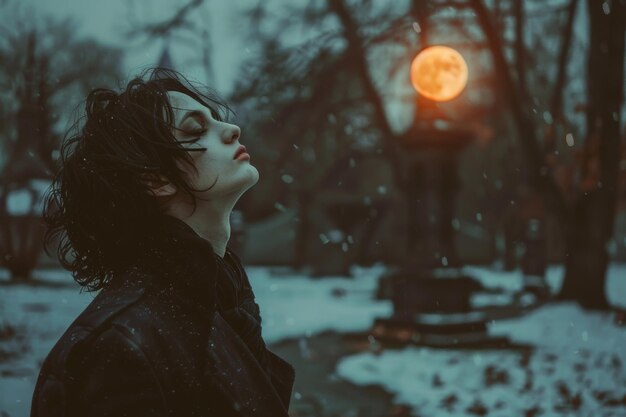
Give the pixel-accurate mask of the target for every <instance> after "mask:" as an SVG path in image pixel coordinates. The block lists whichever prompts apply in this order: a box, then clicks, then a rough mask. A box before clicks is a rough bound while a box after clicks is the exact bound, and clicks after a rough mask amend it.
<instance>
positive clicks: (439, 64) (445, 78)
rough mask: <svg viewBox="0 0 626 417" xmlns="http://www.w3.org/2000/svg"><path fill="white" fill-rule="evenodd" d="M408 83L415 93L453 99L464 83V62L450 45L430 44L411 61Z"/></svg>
mask: <svg viewBox="0 0 626 417" xmlns="http://www.w3.org/2000/svg"><path fill="white" fill-rule="evenodd" d="M411 83H412V84H413V87H415V89H416V90H417V92H418V93H420V94H421V95H423V96H424V97H427V98H429V99H431V100H435V101H448V100H452V99H453V98H455V97H456V96H458V95H459V94H461V91H463V89H464V88H465V85H466V84H467V64H466V63H465V60H464V59H463V56H462V55H461V54H460V53H458V52H457V51H455V50H454V49H452V48H449V47H447V46H441V45H437V46H429V47H428V48H425V49H424V50H422V51H421V52H420V53H419V54H417V56H416V57H415V59H414V60H413V63H412V64H411Z"/></svg>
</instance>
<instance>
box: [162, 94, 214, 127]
mask: <svg viewBox="0 0 626 417" xmlns="http://www.w3.org/2000/svg"><path fill="white" fill-rule="evenodd" d="M167 95H168V97H169V100H170V104H171V105H172V111H173V112H174V118H175V120H174V122H175V124H177V125H178V124H179V123H180V122H181V121H182V118H183V117H184V115H185V114H186V113H187V112H189V111H192V110H200V111H202V112H206V111H207V110H208V109H207V107H206V106H204V105H203V104H202V103H199V102H197V101H196V100H194V99H193V98H192V97H189V96H188V95H187V94H184V93H181V92H179V91H168V92H167Z"/></svg>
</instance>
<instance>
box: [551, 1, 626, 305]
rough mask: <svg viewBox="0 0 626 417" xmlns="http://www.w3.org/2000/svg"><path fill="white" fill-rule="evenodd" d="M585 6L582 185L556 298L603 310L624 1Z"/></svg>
mask: <svg viewBox="0 0 626 417" xmlns="http://www.w3.org/2000/svg"><path fill="white" fill-rule="evenodd" d="M587 6H588V10H589V22H590V33H589V36H590V42H589V55H588V67H587V94H588V102H587V137H586V141H585V152H584V156H585V157H584V161H583V164H584V165H583V179H582V181H581V189H580V193H579V195H578V196H577V200H576V202H575V203H574V206H573V208H572V213H571V216H570V218H569V220H570V225H569V228H568V248H567V258H566V266H567V268H566V275H565V281H564V285H563V288H562V291H561V298H563V299H574V300H577V301H578V302H580V303H581V304H582V305H584V306H586V307H590V308H606V307H607V306H608V303H607V300H606V295H605V291H604V290H605V288H604V283H605V280H606V270H607V265H608V261H609V256H608V253H607V244H608V243H609V240H610V239H611V237H612V235H613V228H614V221H615V211H616V208H617V195H618V194H617V193H618V174H619V158H620V155H621V151H620V142H621V141H620V113H621V108H622V105H623V100H624V91H623V88H620V86H623V85H624V31H625V25H626V2H625V1H624V0H613V1H607V2H598V1H594V0H588V2H587Z"/></svg>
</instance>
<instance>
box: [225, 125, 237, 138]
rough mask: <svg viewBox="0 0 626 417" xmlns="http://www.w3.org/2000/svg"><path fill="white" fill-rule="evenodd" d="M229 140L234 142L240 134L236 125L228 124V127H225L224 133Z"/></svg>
mask: <svg viewBox="0 0 626 417" xmlns="http://www.w3.org/2000/svg"><path fill="white" fill-rule="evenodd" d="M224 136H225V137H226V138H228V140H229V141H230V142H234V141H236V140H237V139H239V137H240V136H241V129H240V128H239V126H237V125H230V126H229V127H228V129H226V133H225V135H224Z"/></svg>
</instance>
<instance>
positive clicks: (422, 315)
mask: <svg viewBox="0 0 626 417" xmlns="http://www.w3.org/2000/svg"><path fill="white" fill-rule="evenodd" d="M467 79H468V69H467V65H466V63H465V61H464V60H463V57H462V56H461V55H460V54H459V53H458V52H457V51H455V50H453V49H452V48H449V47H446V46H431V47H428V48H425V49H424V50H422V51H421V52H420V53H419V54H418V55H417V57H416V58H415V59H414V61H413V63H412V65H411V82H412V84H413V87H414V88H415V89H416V90H417V92H418V93H419V94H420V97H419V99H420V100H422V103H423V105H424V108H420V112H419V114H418V116H419V120H417V121H416V123H414V128H413V130H412V131H410V132H408V133H407V134H405V135H403V138H402V139H403V140H402V142H401V146H402V147H403V148H404V149H405V151H406V154H407V155H409V158H408V160H407V162H408V168H409V170H410V172H409V181H410V182H411V183H410V186H409V190H410V195H409V196H408V197H407V207H408V216H409V218H408V220H409V227H408V233H409V234H408V237H407V257H406V263H405V265H404V268H403V269H401V270H397V271H393V272H392V273H391V274H389V275H388V276H386V277H384V278H383V280H381V283H380V287H379V293H378V296H379V297H380V298H391V300H392V302H393V306H394V313H393V317H392V318H390V319H386V318H384V319H383V318H379V319H376V320H375V322H374V329H373V333H374V335H376V336H377V337H380V338H383V339H384V338H386V337H388V336H391V338H395V339H397V338H400V339H403V338H404V339H405V341H407V342H411V341H412V342H419V343H425V344H434V345H447V344H455V343H464V342H468V343H475V342H478V341H482V340H484V339H485V338H486V321H485V319H484V317H482V316H481V317H475V315H472V314H470V313H471V309H472V307H471V303H470V297H471V295H472V293H475V292H478V291H480V290H481V285H480V284H479V283H478V282H476V281H475V280H474V279H472V278H470V277H467V276H463V275H462V274H461V273H460V271H459V270H454V269H452V267H455V266H459V264H460V262H459V259H458V257H457V254H456V250H455V245H454V240H455V239H454V236H455V228H454V227H453V219H454V212H455V204H454V196H455V194H456V190H457V188H458V182H459V181H458V173H457V167H458V155H459V154H460V152H461V151H462V150H463V149H465V148H466V147H467V145H469V144H470V143H472V141H473V140H474V135H473V134H472V132H471V131H470V130H468V129H465V128H463V127H458V126H453V124H452V123H451V122H450V121H448V120H445V118H444V117H442V115H441V114H440V113H438V111H437V107H436V105H435V102H445V101H449V100H452V99H453V98H455V97H458V96H459V94H461V92H462V91H463V89H464V88H465V85H466V83H467ZM416 113H417V112H416ZM442 268H443V271H442Z"/></svg>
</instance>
